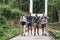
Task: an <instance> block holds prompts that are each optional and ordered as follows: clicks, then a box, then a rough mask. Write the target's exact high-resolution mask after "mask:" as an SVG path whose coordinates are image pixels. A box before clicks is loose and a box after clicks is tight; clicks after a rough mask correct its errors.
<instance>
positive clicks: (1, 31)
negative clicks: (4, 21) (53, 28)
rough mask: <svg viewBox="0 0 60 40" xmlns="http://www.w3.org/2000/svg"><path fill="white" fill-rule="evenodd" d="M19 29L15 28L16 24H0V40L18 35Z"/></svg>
mask: <svg viewBox="0 0 60 40" xmlns="http://www.w3.org/2000/svg"><path fill="white" fill-rule="evenodd" d="M19 31H20V28H17V27H16V26H7V25H2V26H0V40H6V39H8V38H10V37H13V36H15V35H18V34H19V33H20V32H19Z"/></svg>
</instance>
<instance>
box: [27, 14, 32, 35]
mask: <svg viewBox="0 0 60 40" xmlns="http://www.w3.org/2000/svg"><path fill="white" fill-rule="evenodd" d="M32 20H33V17H32V16H31V13H29V15H28V16H27V26H28V35H29V30H30V31H31V35H32Z"/></svg>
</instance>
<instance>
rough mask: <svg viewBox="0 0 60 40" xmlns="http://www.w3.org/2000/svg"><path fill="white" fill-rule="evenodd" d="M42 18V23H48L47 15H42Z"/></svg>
mask: <svg viewBox="0 0 60 40" xmlns="http://www.w3.org/2000/svg"><path fill="white" fill-rule="evenodd" d="M41 19H42V22H41V24H46V23H47V22H46V16H42V17H41Z"/></svg>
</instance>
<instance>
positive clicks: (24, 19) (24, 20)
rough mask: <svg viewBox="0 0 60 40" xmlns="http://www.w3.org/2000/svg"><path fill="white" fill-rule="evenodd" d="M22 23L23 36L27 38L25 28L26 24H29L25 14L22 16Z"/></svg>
mask: <svg viewBox="0 0 60 40" xmlns="http://www.w3.org/2000/svg"><path fill="white" fill-rule="evenodd" d="M20 22H21V25H22V35H24V36H25V28H26V22H27V19H26V16H25V14H23V15H22V16H21V18H20Z"/></svg>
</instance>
